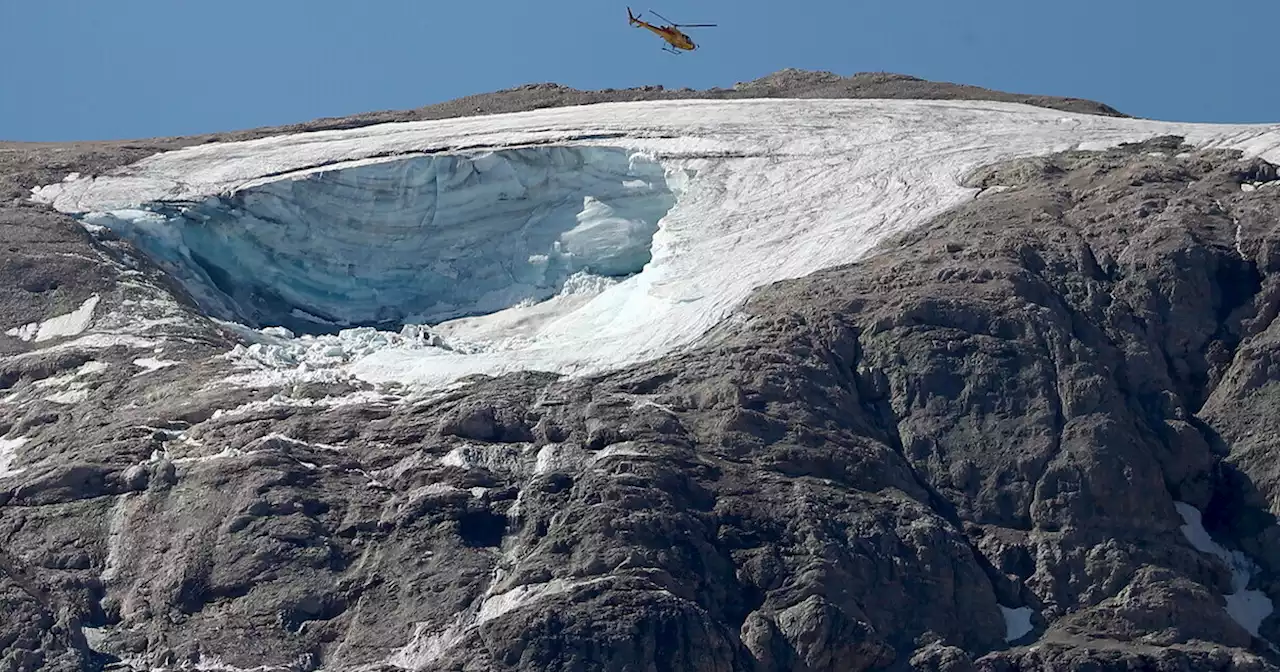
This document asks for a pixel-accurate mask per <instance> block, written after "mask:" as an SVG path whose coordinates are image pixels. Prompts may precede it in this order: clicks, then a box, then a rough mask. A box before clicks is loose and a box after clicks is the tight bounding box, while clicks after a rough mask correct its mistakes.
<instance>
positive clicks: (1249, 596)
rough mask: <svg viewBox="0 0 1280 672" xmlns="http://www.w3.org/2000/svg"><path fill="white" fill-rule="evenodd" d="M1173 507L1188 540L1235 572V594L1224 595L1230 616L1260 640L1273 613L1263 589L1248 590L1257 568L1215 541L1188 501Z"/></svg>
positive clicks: (1251, 562) (1243, 556) (1238, 552)
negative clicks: (1259, 631)
mask: <svg viewBox="0 0 1280 672" xmlns="http://www.w3.org/2000/svg"><path fill="white" fill-rule="evenodd" d="M1173 505H1174V507H1176V508H1177V509H1178V515H1180V516H1182V520H1183V522H1184V523H1185V524H1184V525H1182V526H1181V527H1182V534H1183V536H1185V537H1186V538H1187V541H1190V542H1191V545H1192V546H1195V547H1196V550H1198V551H1201V552H1203V553H1210V554H1213V555H1216V556H1218V559H1220V560H1222V562H1223V563H1225V564H1226V566H1227V568H1228V569H1230V570H1231V594H1230V595H1225V596H1224V598H1225V599H1226V601H1227V607H1226V608H1227V614H1229V615H1230V616H1231V618H1232V619H1234V620H1235V622H1236V623H1239V624H1240V625H1241V627H1243V628H1244V629H1245V630H1248V631H1249V633H1250V634H1252V635H1253V636H1255V637H1257V636H1258V626H1260V625H1262V621H1263V620H1264V619H1266V617H1267V616H1270V615H1271V610H1272V604H1271V598H1269V597H1267V594H1266V593H1264V592H1262V591H1261V590H1247V588H1248V587H1249V580H1250V579H1251V578H1252V577H1253V575H1254V573H1256V572H1257V571H1258V567H1257V565H1255V564H1254V562H1253V561H1252V560H1250V559H1249V558H1248V556H1246V555H1245V554H1244V553H1241V552H1240V551H1230V552H1228V551H1227V549H1225V548H1223V547H1222V545H1221V544H1219V543H1218V542H1216V541H1214V540H1213V538H1212V537H1210V536H1209V532H1208V531H1207V530H1205V529H1204V523H1203V522H1202V521H1201V519H1200V510H1199V509H1197V508H1196V507H1194V506H1191V505H1190V504H1187V503H1186V502H1174V503H1173Z"/></svg>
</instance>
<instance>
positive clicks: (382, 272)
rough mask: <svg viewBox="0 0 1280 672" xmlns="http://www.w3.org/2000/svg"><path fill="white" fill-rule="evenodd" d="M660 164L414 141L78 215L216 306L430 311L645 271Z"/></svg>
mask: <svg viewBox="0 0 1280 672" xmlns="http://www.w3.org/2000/svg"><path fill="white" fill-rule="evenodd" d="M676 195H677V194H676V193H674V192H673V191H672V189H671V188H669V186H668V184H667V175H666V174H665V172H664V169H663V167H662V165H661V164H659V163H657V162H655V161H652V160H650V159H648V158H646V157H644V156H643V155H640V154H637V153H634V152H628V151H625V150H620V149H613V148H606V147H570V146H554V147H533V148H523V149H510V150H500V151H488V152H480V153H476V154H471V155H430V156H416V157H412V158H405V159H400V160H395V161H386V162H381V163H375V164H365V165H360V166H355V167H348V168H341V169H335V170H329V171H320V172H310V173H307V174H305V175H302V176H296V177H294V178H293V179H286V180H278V181H273V182H266V183H264V184H259V185H257V186H252V187H249V188H247V189H244V190H241V191H239V192H237V193H235V194H233V195H230V196H215V197H210V198H207V199H205V200H203V201H201V202H199V203H195V204H181V205H173V204H163V203H160V204H143V205H142V207H140V208H135V209H124V210H116V211H110V212H98V213H90V214H88V215H86V216H85V218H84V219H85V221H86V222H87V223H89V224H91V225H97V226H106V227H108V228H110V229H112V230H113V231H115V232H117V233H119V234H120V235H122V236H124V237H126V238H128V239H131V240H132V241H133V242H134V243H135V244H137V245H138V246H139V247H141V248H142V249H143V250H144V251H146V252H147V253H148V255H149V256H151V257H152V258H154V259H157V260H159V261H160V262H161V264H162V265H163V266H165V267H166V270H168V271H169V272H170V273H172V274H173V275H175V276H176V277H178V278H179V279H180V280H181V281H182V282H183V283H184V284H185V285H186V287H187V288H188V290H189V291H191V292H192V294H193V295H194V296H195V297H196V298H197V300H199V301H200V302H201V304H202V305H203V307H204V308H205V309H206V310H208V311H209V312H210V313H211V314H213V315H214V316H215V317H219V318H222V319H228V320H240V321H244V322H246V323H248V324H251V325H254V326H268V325H285V326H288V327H290V328H291V329H293V330H295V331H306V332H314V331H334V330H336V327H340V326H347V325H359V324H377V325H396V326H398V325H399V324H400V323H402V322H427V323H434V322H440V321H442V320H448V319H452V318H457V317H463V316H468V315H477V314H486V313H491V312H495V311H498V310H501V309H503V308H507V307H509V306H512V305H516V304H519V303H521V302H537V301H541V300H544V299H547V298H549V297H551V296H553V295H555V294H556V293H558V292H559V291H560V289H561V287H562V286H563V285H564V284H565V281H566V280H567V279H568V278H570V277H572V276H573V275H574V274H576V273H581V272H586V273H591V274H594V275H598V276H606V277H619V276H627V275H631V274H634V273H638V272H640V270H641V269H642V268H643V267H644V265H645V264H646V263H648V261H649V260H650V258H651V254H650V251H649V247H650V243H651V241H652V238H653V234H654V232H655V231H657V229H658V220H659V219H661V217H662V216H663V215H664V214H666V212H667V211H668V210H670V209H671V207H672V205H674V204H675V200H676Z"/></svg>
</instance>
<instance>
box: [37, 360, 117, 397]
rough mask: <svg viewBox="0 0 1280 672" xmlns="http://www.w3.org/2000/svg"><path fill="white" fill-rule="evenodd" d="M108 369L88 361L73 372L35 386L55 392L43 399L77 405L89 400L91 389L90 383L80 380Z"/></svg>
mask: <svg viewBox="0 0 1280 672" xmlns="http://www.w3.org/2000/svg"><path fill="white" fill-rule="evenodd" d="M108 368H110V365H109V364H107V363H106V362H99V361H88V362H85V363H84V364H81V365H80V366H79V367H77V368H76V369H75V370H73V371H69V372H67V373H64V374H60V375H57V376H50V377H48V378H44V379H42V380H38V381H36V383H35V386H36V387H37V388H40V389H46V390H48V389H54V390H57V391H56V392H53V393H52V394H49V395H47V396H45V397H44V398H45V399H47V400H48V401H52V402H54V403H55V404H64V405H72V404H78V403H80V402H82V401H84V400H85V399H88V398H89V391H90V389H91V388H92V383H91V382H90V381H86V380H81V379H82V378H85V377H87V376H92V375H93V374H95V373H101V372H103V371H106V370H107V369H108Z"/></svg>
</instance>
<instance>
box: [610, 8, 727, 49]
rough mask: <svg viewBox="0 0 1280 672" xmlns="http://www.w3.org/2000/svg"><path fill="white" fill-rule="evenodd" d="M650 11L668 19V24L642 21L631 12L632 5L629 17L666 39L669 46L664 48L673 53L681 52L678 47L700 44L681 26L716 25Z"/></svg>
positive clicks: (696, 46)
mask: <svg viewBox="0 0 1280 672" xmlns="http://www.w3.org/2000/svg"><path fill="white" fill-rule="evenodd" d="M649 12H650V13H651V14H653V15H654V16H656V17H658V18H659V19H662V20H663V21H666V22H667V24H668V25H665V26H655V25H653V24H651V23H649V22H647V21H641V20H640V17H638V16H635V15H634V14H632V13H631V8H630V7H628V8H627V18H628V19H629V20H630V23H631V25H633V26H639V27H641V28H647V29H649V30H651V31H653V32H654V33H655V34H657V36H658V37H661V38H662V39H664V40H666V42H667V45H668V46H665V47H663V48H662V50H663V51H665V52H668V53H672V54H679V53H680V52H679V51H677V49H683V50H685V51H693V50H694V49H697V48H698V45H696V44H694V43H693V40H691V39H689V36H688V35H685V34H684V33H682V32H680V28H712V27H714V26H715V25H716V24H714V23H676V22H674V21H672V20H671V19H668V18H666V17H665V16H663V15H661V14H659V13H657V12H655V11H653V10H652V9H651V10H649Z"/></svg>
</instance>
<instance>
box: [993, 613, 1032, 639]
mask: <svg viewBox="0 0 1280 672" xmlns="http://www.w3.org/2000/svg"><path fill="white" fill-rule="evenodd" d="M1000 613H1001V614H1003V615H1004V630H1005V634H1004V641H1006V642H1012V641H1015V640H1017V639H1020V638H1022V637H1023V636H1024V635H1026V634H1027V633H1028V632H1031V631H1032V630H1034V629H1035V628H1034V626H1032V625H1031V614H1032V611H1031V607H1018V608H1017V609H1010V608H1009V607H1006V606H1004V605H1003V604H1002V605H1000Z"/></svg>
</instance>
